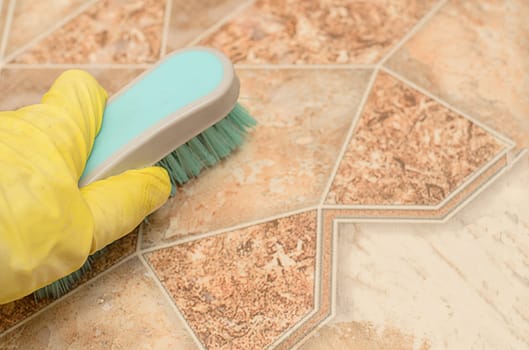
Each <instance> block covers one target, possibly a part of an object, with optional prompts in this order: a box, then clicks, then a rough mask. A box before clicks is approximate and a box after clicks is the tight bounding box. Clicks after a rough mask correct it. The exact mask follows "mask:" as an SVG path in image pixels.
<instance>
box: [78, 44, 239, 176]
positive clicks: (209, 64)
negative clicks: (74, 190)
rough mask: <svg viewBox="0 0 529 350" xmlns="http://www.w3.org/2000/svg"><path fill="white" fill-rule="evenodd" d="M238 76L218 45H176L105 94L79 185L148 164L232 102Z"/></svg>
mask: <svg viewBox="0 0 529 350" xmlns="http://www.w3.org/2000/svg"><path fill="white" fill-rule="evenodd" d="M238 94H239V81H238V79H237V77H236V75H235V72H234V70H233V65H232V64H231V62H230V61H229V60H228V59H227V58H226V57H225V56H224V55H223V54H222V53H220V52H219V51H217V50H213V49H209V48H201V47H199V48H191V49H184V50H181V51H177V52H175V53H173V54H171V55H170V56H168V57H166V58H165V59H164V60H163V61H161V62H160V63H158V64H157V65H156V66H154V67H153V68H152V69H150V70H148V71H147V72H145V73H143V74H142V75H140V76H139V77H138V78H137V79H136V80H134V81H133V82H132V83H131V84H129V85H128V86H127V87H125V88H124V89H122V90H121V91H120V92H119V93H117V94H116V95H114V96H112V98H110V99H109V101H108V103H107V106H106V109H105V112H104V117H103V124H102V126H101V130H100V132H99V134H98V135H97V137H96V139H95V142H94V146H93V148H92V152H91V153H90V157H89V159H88V162H87V163H86V167H85V169H84V172H83V175H82V176H81V179H80V185H81V186H84V185H86V184H88V183H90V182H93V181H96V180H99V179H102V178H105V177H108V176H111V175H116V174H119V173H121V172H123V171H125V170H129V169H135V168H142V167H145V166H150V165H153V164H155V163H156V162H158V161H159V160H160V159H162V158H164V157H165V156H166V155H168V154H169V153H171V152H172V151H173V150H174V149H176V148H178V147H179V146H180V145H182V144H184V143H185V142H187V141H189V140H190V139H191V138H193V137H195V136H196V135H198V134H200V133H201V132H202V131H204V130H205V129H207V128H209V127H210V126H212V125H213V124H215V123H216V122H218V121H219V120H221V119H222V118H224V117H225V116H226V115H227V114H228V113H229V112H230V111H231V109H232V108H233V107H234V106H235V104H236V102H237V98H238Z"/></svg>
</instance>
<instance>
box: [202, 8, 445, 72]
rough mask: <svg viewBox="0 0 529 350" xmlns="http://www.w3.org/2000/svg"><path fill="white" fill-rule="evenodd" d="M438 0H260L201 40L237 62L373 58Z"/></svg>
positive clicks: (340, 60)
mask: <svg viewBox="0 0 529 350" xmlns="http://www.w3.org/2000/svg"><path fill="white" fill-rule="evenodd" d="M436 2H437V1H436V0H397V1H395V0H372V1H359V0H353V1H351V0H339V1H332V2H330V1H326V0H318V1H282V0H258V1H256V3H255V4H254V5H253V6H252V7H250V8H249V9H247V10H245V11H244V12H243V13H241V14H238V15H237V17H236V18H235V19H232V20H231V21H229V22H228V23H226V24H225V25H224V26H222V27H221V28H220V29H219V30H218V31H217V32H215V33H213V34H212V35H211V36H209V37H207V38H206V39H204V40H203V41H202V42H201V43H202V44H203V45H208V46H214V47H217V48H219V49H221V50H223V51H224V52H226V53H227V54H228V55H229V57H230V58H231V59H232V60H233V61H234V62H235V63H283V64H284V63H287V64H288V63H290V64H292V63H320V64H321V63H375V62H376V61H378V60H379V59H380V58H381V57H382V56H383V55H384V53H386V52H387V51H388V50H389V49H390V48H391V47H392V45H394V44H395V42H396V41H398V40H399V39H400V38H402V37H403V36H404V34H405V33H406V32H407V31H409V30H410V29H411V28H412V27H413V25H414V24H415V23H416V22H417V21H418V20H419V19H420V18H422V16H424V15H425V14H426V13H427V12H428V10H430V9H431V8H432V6H433V5H434V4H435V3H436Z"/></svg>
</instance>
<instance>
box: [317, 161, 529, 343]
mask: <svg viewBox="0 0 529 350" xmlns="http://www.w3.org/2000/svg"><path fill="white" fill-rule="evenodd" d="M528 181H529V158H528V157H527V156H525V157H524V158H522V159H521V160H520V161H519V163H517V164H516V165H515V166H514V167H513V168H512V169H511V170H509V171H508V172H507V173H505V174H504V175H503V176H502V177H501V178H500V179H499V180H498V181H497V182H495V183H494V184H493V185H492V186H491V187H489V188H487V189H486V190H485V191H484V192H482V193H481V194H480V195H479V196H478V197H476V198H475V199H474V200H473V202H471V203H470V204H469V205H468V206H467V207H466V208H465V209H463V210H462V211H461V212H460V213H459V214H457V215H456V216H455V217H454V218H453V219H451V220H450V221H449V222H447V223H445V224H443V225H436V224H414V225H411V224H398V223H391V224H342V225H341V226H340V228H339V233H338V237H337V238H338V241H337V250H336V254H337V290H336V316H335V318H334V319H333V320H331V322H330V324H329V326H328V327H325V328H324V330H323V331H322V332H321V333H320V334H316V335H314V338H315V339H312V340H309V343H308V344H319V345H321V347H320V348H322V349H343V347H340V346H337V347H333V344H343V343H342V342H341V341H342V340H341V338H342V337H343V330H341V329H340V328H342V327H343V325H351V324H370V325H371V326H372V327H373V329H374V330H376V332H377V334H376V335H373V342H372V344H373V345H372V348H375V349H376V347H375V346H374V344H376V341H377V338H378V337H379V336H381V335H383V334H384V332H385V331H386V330H392V331H394V332H398V333H400V334H403V335H406V337H411V339H413V344H414V346H415V345H417V344H419V345H420V344H423V343H424V344H427V345H429V346H431V348H432V349H459V348H461V349H471V348H477V349H498V348H505V347H507V348H511V349H525V348H528V347H529V310H528V308H527V305H529V285H528V283H527V281H528V280H529V258H528V257H529V218H528V217H527V215H526V213H527V211H528V209H529V190H528V188H527V183H528ZM364 340H365V339H360V341H361V342H360V344H363V343H362V342H363V341H364ZM364 348H369V347H367V346H366V347H364ZM404 348H408V347H404ZM414 348H416V347H414ZM307 349H310V347H307Z"/></svg>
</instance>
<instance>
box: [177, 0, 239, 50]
mask: <svg viewBox="0 0 529 350" xmlns="http://www.w3.org/2000/svg"><path fill="white" fill-rule="evenodd" d="M172 1H173V3H172V9H171V17H170V20H169V32H168V33H167V52H171V51H174V50H176V49H179V48H181V47H183V46H185V45H186V44H188V43H189V42H190V41H191V40H193V39H195V38H196V37H198V36H199V35H200V34H202V33H203V32H204V31H205V30H207V29H208V28H210V27H211V26H213V25H214V24H215V23H217V22H218V21H220V20H221V19H222V18H224V17H225V16H227V15H229V14H230V13H231V12H232V11H233V10H235V9H236V8H237V7H238V6H240V5H241V4H244V3H245V2H247V1H245V0H195V1H187V0H172ZM191 14H192V15H191Z"/></svg>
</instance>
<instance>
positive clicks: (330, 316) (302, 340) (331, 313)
mask: <svg viewBox="0 0 529 350" xmlns="http://www.w3.org/2000/svg"><path fill="white" fill-rule="evenodd" d="M319 211H320V212H321V223H322V228H321V229H322V231H321V235H322V250H323V239H324V237H323V236H324V232H323V230H324V222H323V220H324V218H323V211H322V210H321V209H320V210H319ZM332 220H333V226H332V230H333V231H332V232H331V236H332V237H331V246H330V247H329V249H330V251H331V252H330V254H331V266H330V269H331V275H330V278H331V282H330V295H329V298H331V300H330V309H329V313H328V315H326V316H324V318H323V319H322V320H321V321H319V322H318V323H316V324H315V325H314V326H312V327H311V329H310V330H309V331H308V332H306V333H305V334H303V335H302V336H301V337H300V338H299V339H298V340H297V341H296V342H295V344H294V345H293V347H292V349H293V350H295V349H299V348H300V347H301V346H302V345H303V344H304V343H305V342H306V341H307V340H308V339H310V338H311V337H313V336H314V335H315V334H316V333H317V332H318V330H320V329H321V327H323V326H324V325H325V324H327V323H328V322H329V321H330V320H331V319H333V318H334V316H335V304H336V276H335V274H336V267H337V262H338V256H337V254H336V252H335V249H336V247H338V245H337V237H338V234H337V230H336V220H334V218H333V219H332ZM322 273H323V269H322ZM321 285H322V284H320V286H321ZM318 311H320V309H318Z"/></svg>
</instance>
